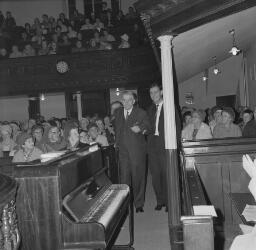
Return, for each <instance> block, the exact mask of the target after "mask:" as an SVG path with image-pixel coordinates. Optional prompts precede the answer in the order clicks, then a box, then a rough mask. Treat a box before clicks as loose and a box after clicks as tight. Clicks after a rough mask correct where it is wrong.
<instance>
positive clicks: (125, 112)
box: [124, 108, 132, 120]
mask: <svg viewBox="0 0 256 250" xmlns="http://www.w3.org/2000/svg"><path fill="white" fill-rule="evenodd" d="M127 111H128V114H127ZM131 113H132V108H131V109H129V110H126V109H124V118H125V120H126V119H127V118H128V116H129V115H130V114H131ZM126 116H127V117H126Z"/></svg>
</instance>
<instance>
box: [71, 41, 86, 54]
mask: <svg viewBox="0 0 256 250" xmlns="http://www.w3.org/2000/svg"><path fill="white" fill-rule="evenodd" d="M71 51H72V53H77V52H84V51H86V49H85V48H84V47H83V44H82V42H81V41H79V40H77V41H76V47H74V48H72V49H71Z"/></svg>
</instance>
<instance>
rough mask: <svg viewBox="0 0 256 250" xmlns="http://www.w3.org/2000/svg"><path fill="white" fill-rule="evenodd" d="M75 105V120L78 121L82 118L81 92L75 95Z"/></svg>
mask: <svg viewBox="0 0 256 250" xmlns="http://www.w3.org/2000/svg"><path fill="white" fill-rule="evenodd" d="M76 103H77V119H78V121H80V120H81V118H82V102H81V92H77V93H76Z"/></svg>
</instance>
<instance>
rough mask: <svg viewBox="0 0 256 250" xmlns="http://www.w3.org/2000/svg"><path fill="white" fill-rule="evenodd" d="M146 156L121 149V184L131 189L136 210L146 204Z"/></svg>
mask: <svg viewBox="0 0 256 250" xmlns="http://www.w3.org/2000/svg"><path fill="white" fill-rule="evenodd" d="M145 160H146V154H145V152H134V151H130V150H129V149H126V148H125V147H124V148H123V147H121V148H119V165H120V182H121V183H123V184H127V185H129V186H130V187H131V189H132V193H133V200H134V206H135V208H138V207H143V206H144V202H145V177H146V164H145V163H146V162H145Z"/></svg>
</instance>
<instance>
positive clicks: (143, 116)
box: [139, 109, 151, 134]
mask: <svg viewBox="0 0 256 250" xmlns="http://www.w3.org/2000/svg"><path fill="white" fill-rule="evenodd" d="M140 120H141V121H140V123H139V127H140V130H141V132H142V133H143V134H148V133H150V130H151V126H150V121H149V117H148V114H147V113H146V111H144V110H143V109H140Z"/></svg>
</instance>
